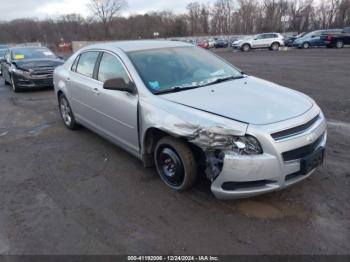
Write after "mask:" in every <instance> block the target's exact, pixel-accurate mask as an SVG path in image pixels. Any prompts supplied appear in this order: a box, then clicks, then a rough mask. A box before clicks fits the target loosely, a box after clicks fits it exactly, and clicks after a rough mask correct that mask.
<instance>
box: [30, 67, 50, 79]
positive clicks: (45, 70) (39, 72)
mask: <svg viewBox="0 0 350 262" xmlns="http://www.w3.org/2000/svg"><path fill="white" fill-rule="evenodd" d="M54 70H55V69H54V68H53V67H40V68H35V69H33V71H32V72H31V76H34V77H35V76H36V77H40V76H52V75H53V71H54Z"/></svg>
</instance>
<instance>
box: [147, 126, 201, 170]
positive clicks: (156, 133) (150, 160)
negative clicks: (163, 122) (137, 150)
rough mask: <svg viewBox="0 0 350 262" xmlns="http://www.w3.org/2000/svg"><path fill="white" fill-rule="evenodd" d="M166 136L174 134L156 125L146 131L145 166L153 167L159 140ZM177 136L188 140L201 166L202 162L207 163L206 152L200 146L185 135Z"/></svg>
mask: <svg viewBox="0 0 350 262" xmlns="http://www.w3.org/2000/svg"><path fill="white" fill-rule="evenodd" d="M165 136H172V135H171V134H169V133H167V132H165V131H163V130H160V129H158V128H154V127H152V128H149V129H148V130H147V131H146V134H145V136H144V139H143V148H144V150H143V156H142V158H143V162H144V166H145V167H152V166H153V165H154V150H155V148H156V145H157V142H158V141H159V140H160V139H161V138H163V137H165ZM176 138H177V139H181V140H183V141H186V143H188V145H189V147H190V148H191V150H192V152H193V154H194V156H195V158H196V160H197V163H198V165H199V166H200V165H201V164H202V163H203V164H205V153H204V151H203V150H202V149H201V148H200V147H198V146H196V145H195V144H192V143H189V142H188V140H187V139H186V138H185V137H176Z"/></svg>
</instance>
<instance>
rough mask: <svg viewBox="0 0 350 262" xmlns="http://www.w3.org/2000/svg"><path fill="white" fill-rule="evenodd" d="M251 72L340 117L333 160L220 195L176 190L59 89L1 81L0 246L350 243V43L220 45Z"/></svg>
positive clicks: (167, 249)
mask: <svg viewBox="0 0 350 262" xmlns="http://www.w3.org/2000/svg"><path fill="white" fill-rule="evenodd" d="M217 53H218V54H219V55H220V56H222V57H224V58H226V59H228V60H229V61H231V62H232V63H234V64H235V65H237V66H238V67H240V68H241V69H243V70H244V71H245V72H246V73H248V74H253V75H255V76H258V77H262V78H265V79H268V80H271V81H275V82H277V83H279V84H282V85H286V86H289V87H291V88H294V89H297V90H300V91H302V92H305V93H306V94H308V95H311V96H312V97H313V98H314V99H315V100H316V101H317V102H318V103H319V104H320V106H321V107H322V108H323V109H324V111H325V113H326V116H327V118H328V119H329V142H328V149H327V156H326V160H325V164H324V166H323V167H322V168H320V169H319V170H318V171H317V172H316V173H315V174H314V175H313V176H312V177H311V178H309V179H307V180H306V181H304V182H302V183H301V184H298V185H296V186H294V187H292V188H289V189H287V190H284V191H281V192H277V193H272V194H268V195H264V196H259V197H255V198H252V199H246V200H235V201H219V200H216V199H215V198H214V197H213V195H212V194H211V192H210V190H209V184H208V183H206V182H205V181H201V182H200V183H199V184H198V185H197V186H196V187H195V188H194V189H193V190H191V191H189V192H185V193H176V192H173V191H172V190H170V189H168V188H167V187H166V186H165V185H164V184H163V183H162V182H161V180H160V179H159V178H158V176H157V175H156V173H155V171H154V170H153V169H144V168H143V166H142V163H141V162H140V161H138V160H137V159H135V158H134V157H132V156H131V155H129V154H128V153H126V152H124V151H123V150H121V149H120V148H118V147H116V146H113V145H112V144H110V143H109V142H107V141H106V140H104V139H102V138H100V137H99V136H97V135H96V134H94V133H92V132H90V131H89V130H86V129H81V130H79V131H77V132H71V131H68V130H66V129H65V128H64V127H63V124H62V123H61V120H60V117H59V115H58V111H57V108H56V101H55V98H54V95H53V91H52V90H40V91H36V92H23V93H19V94H14V93H12V92H11V91H10V89H9V88H8V87H7V86H5V85H4V84H3V80H2V79H1V80H0V82H1V84H0V254H131V253H132V254H134V253H137V254H203V253H205V254H349V253H350V220H349V218H350V49H343V50H326V49H314V50H292V51H288V52H282V51H281V52H270V51H254V52H250V53H241V52H232V51H229V50H220V51H218V52H217Z"/></svg>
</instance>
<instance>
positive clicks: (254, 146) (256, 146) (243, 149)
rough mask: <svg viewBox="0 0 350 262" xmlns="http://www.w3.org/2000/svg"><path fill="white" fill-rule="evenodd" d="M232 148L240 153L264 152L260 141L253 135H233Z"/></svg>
mask: <svg viewBox="0 0 350 262" xmlns="http://www.w3.org/2000/svg"><path fill="white" fill-rule="evenodd" d="M231 144H232V148H231V150H232V151H233V152H235V153H237V154H240V155H260V154H262V153H263V150H262V148H261V145H260V143H259V141H258V140H257V139H256V138H255V137H253V136H248V135H247V136H241V137H233V138H232V141H231Z"/></svg>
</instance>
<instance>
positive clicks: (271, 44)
mask: <svg viewBox="0 0 350 262" xmlns="http://www.w3.org/2000/svg"><path fill="white" fill-rule="evenodd" d="M284 42H285V41H284V37H283V36H282V35H281V34H279V33H265V34H260V35H256V36H254V37H247V38H244V39H240V40H237V41H235V42H233V43H232V47H233V48H234V49H240V50H242V51H245V52H247V51H249V50H250V49H255V48H269V49H270V50H272V51H277V50H279V48H280V46H284Z"/></svg>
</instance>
